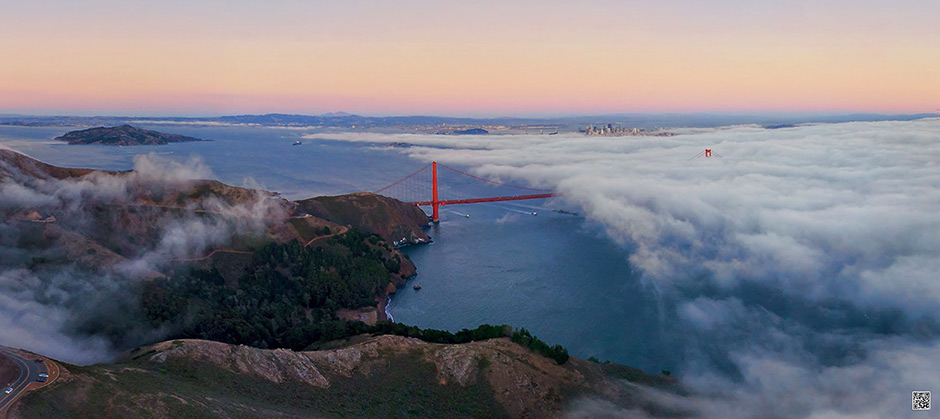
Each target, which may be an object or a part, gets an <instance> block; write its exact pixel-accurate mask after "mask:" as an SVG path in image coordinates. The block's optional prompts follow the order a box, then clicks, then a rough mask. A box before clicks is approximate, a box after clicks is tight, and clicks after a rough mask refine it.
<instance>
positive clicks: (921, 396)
mask: <svg viewBox="0 0 940 419" xmlns="http://www.w3.org/2000/svg"><path fill="white" fill-rule="evenodd" d="M911 409H914V410H930V392H929V391H913V392H911Z"/></svg>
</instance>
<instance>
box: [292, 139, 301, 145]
mask: <svg viewBox="0 0 940 419" xmlns="http://www.w3.org/2000/svg"><path fill="white" fill-rule="evenodd" d="M301 144H303V143H302V142H300V140H297V141H294V144H291V145H301Z"/></svg>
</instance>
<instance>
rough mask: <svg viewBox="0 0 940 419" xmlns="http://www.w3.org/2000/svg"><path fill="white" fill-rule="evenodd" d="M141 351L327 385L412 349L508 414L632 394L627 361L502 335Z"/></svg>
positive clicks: (170, 345) (159, 358)
mask: <svg viewBox="0 0 940 419" xmlns="http://www.w3.org/2000/svg"><path fill="white" fill-rule="evenodd" d="M146 349H147V348H144V349H140V350H139V351H142V352H143V351H145V350H146ZM145 353H152V354H151V355H149V361H150V362H151V363H154V364H157V365H160V364H166V363H168V362H171V361H173V360H174V359H175V360H176V361H197V362H199V363H202V364H211V365H214V366H216V367H218V368H225V369H227V370H229V371H231V372H234V373H237V374H247V375H252V376H254V377H259V378H263V379H264V380H267V381H269V382H271V383H275V384H284V383H291V382H294V383H302V384H305V385H308V386H311V387H315V388H329V387H331V386H333V385H335V384H338V383H339V381H338V380H367V379H368V377H369V376H370V372H373V371H381V370H382V369H383V368H387V366H388V362H389V361H388V359H389V358H391V357H394V356H418V357H419V358H420V359H423V360H424V362H426V363H428V364H430V365H432V366H433V371H434V374H435V376H434V380H433V381H434V382H436V383H438V384H439V385H441V386H453V385H456V386H459V388H462V387H468V386H473V385H475V384H477V383H478V382H480V381H483V382H485V385H486V386H487V388H490V389H491V390H492V392H493V394H492V396H493V397H495V400H497V401H498V402H499V403H500V404H502V407H503V408H504V409H505V411H506V412H508V413H509V415H510V416H512V417H554V416H557V415H559V414H560V413H561V412H563V411H564V410H565V408H566V407H567V406H568V405H569V404H570V403H571V402H572V401H573V400H575V399H576V398H577V397H581V396H584V395H590V397H594V398H598V399H609V400H611V401H613V402H615V403H617V404H621V405H624V404H626V405H630V404H632V403H633V401H632V400H630V398H631V397H635V396H636V392H635V391H631V390H630V389H631V388H635V387H636V385H634V384H630V385H627V386H624V385H623V383H626V381H624V380H623V378H624V376H623V375H619V374H611V373H610V371H617V368H627V367H623V366H620V365H616V364H606V365H605V364H597V363H593V362H587V361H582V360H580V359H577V358H571V360H570V361H569V362H568V363H566V364H565V365H558V364H556V363H555V361H553V360H551V359H549V358H545V357H543V356H540V355H538V354H535V353H533V352H530V351H529V350H528V349H526V348H523V347H521V346H519V345H517V344H515V343H512V342H510V341H509V340H508V339H505V338H504V339H492V340H488V341H481V342H471V343H465V344H454V345H444V344H433V343H426V342H423V341H419V340H416V339H412V338H406V337H400V336H390V335H383V336H377V337H368V338H365V340H363V341H360V342H359V343H355V344H352V345H350V346H348V347H345V348H342V349H334V350H322V351H310V352H293V351H289V350H263V349H256V348H250V347H246V346H237V345H228V344H222V343H216V342H208V341H199V340H182V341H173V342H163V343H160V344H157V345H154V346H153V347H151V348H150V351H147V352H145ZM399 373H400V374H415V373H417V372H415V371H401V372H399ZM633 373H634V374H638V375H637V376H636V378H637V379H638V380H639V381H642V382H643V384H646V385H652V386H656V387H669V386H673V385H674V384H675V382H674V380H671V379H669V378H668V377H660V376H650V375H647V374H644V373H642V372H641V371H638V370H633ZM644 380H645V381H644Z"/></svg>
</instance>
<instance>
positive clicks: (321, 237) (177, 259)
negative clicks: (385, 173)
mask: <svg viewBox="0 0 940 419" xmlns="http://www.w3.org/2000/svg"><path fill="white" fill-rule="evenodd" d="M347 231H349V227H342V228H341V229H340V230H339V231H338V232H336V233H332V234H327V235H325V236H320V237H314V238H313V239H310V241H308V242H307V244H305V245H304V247H309V246H310V245H311V244H313V243H314V242H316V241H317V240H323V239H328V238H330V237H333V236H338V235H340V234H346V232H347ZM216 253H235V254H239V255H252V254H254V253H255V252H251V251H247V250H235V249H215V250H213V251H212V252H209V254H208V255H205V256H202V257H198V258H175V259H173V260H174V261H176V262H198V261H201V260H206V259H209V258H211V257H212V256H214V255H215V254H216Z"/></svg>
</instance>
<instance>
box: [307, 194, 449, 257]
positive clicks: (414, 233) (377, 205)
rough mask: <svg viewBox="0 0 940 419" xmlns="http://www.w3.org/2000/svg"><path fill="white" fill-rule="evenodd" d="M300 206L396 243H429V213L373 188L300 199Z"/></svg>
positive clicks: (333, 220) (309, 211)
mask: <svg viewBox="0 0 940 419" xmlns="http://www.w3.org/2000/svg"><path fill="white" fill-rule="evenodd" d="M297 206H298V208H297V210H298V211H301V212H305V213H308V214H310V215H313V216H314V217H319V218H323V219H325V220H329V221H331V222H334V223H336V224H340V225H349V226H352V227H355V228H357V229H360V230H363V231H368V232H370V233H374V234H377V235H379V236H381V237H382V238H383V239H385V241H387V242H389V243H392V244H393V245H395V246H402V245H408V244H419V243H427V242H429V241H430V238H429V237H428V235H427V234H425V233H424V230H423V227H425V226H427V224H428V217H427V215H425V214H424V211H421V209H420V208H418V207H416V206H414V205H410V204H406V203H404V202H401V201H399V200H397V199H393V198H388V197H385V196H382V195H376V194H374V193H370V192H357V193H352V194H347V195H338V196H320V197H316V198H310V199H304V200H301V201H297Z"/></svg>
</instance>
